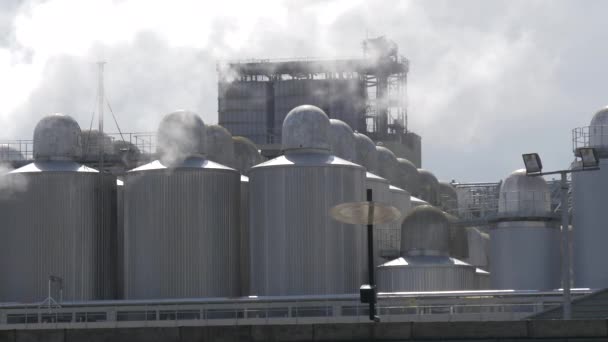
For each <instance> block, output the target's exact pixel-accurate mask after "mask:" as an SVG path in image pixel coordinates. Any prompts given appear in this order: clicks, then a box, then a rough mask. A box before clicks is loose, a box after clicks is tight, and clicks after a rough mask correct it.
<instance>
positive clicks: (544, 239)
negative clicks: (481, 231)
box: [490, 170, 560, 290]
mask: <svg viewBox="0 0 608 342" xmlns="http://www.w3.org/2000/svg"><path fill="white" fill-rule="evenodd" d="M499 196H500V197H499V200H498V217H499V220H498V222H497V223H496V225H495V226H494V227H491V229H490V263H491V265H492V267H491V269H490V279H491V283H492V288H493V289H515V290H548V289H555V288H558V287H559V286H560V231H559V226H558V225H557V224H556V223H555V222H553V221H552V218H553V215H552V213H551V195H550V192H549V187H548V185H547V182H546V181H545V180H544V179H543V178H542V177H540V176H534V177H531V176H527V175H526V171H525V170H517V171H514V172H513V173H511V175H509V177H507V178H506V179H505V181H504V182H503V183H502V185H501V187H500V194H499Z"/></svg>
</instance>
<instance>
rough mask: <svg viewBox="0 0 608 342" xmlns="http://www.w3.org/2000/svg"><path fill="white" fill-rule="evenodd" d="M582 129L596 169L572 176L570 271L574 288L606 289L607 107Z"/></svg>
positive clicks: (607, 258)
mask: <svg viewBox="0 0 608 342" xmlns="http://www.w3.org/2000/svg"><path fill="white" fill-rule="evenodd" d="M585 129H588V137H589V138H588V139H589V140H588V141H586V142H585V143H586V144H585V145H586V146H588V147H593V148H595V150H596V153H597V154H598V157H599V167H600V169H599V170H597V171H587V172H576V173H572V201H573V203H572V205H573V212H572V226H573V229H572V251H573V263H572V269H573V272H574V286H576V287H589V288H593V289H598V288H605V287H608V269H607V268H606V260H608V248H606V242H607V241H608V229H606V228H607V227H606V216H605V215H604V214H605V213H606V203H608V107H606V108H603V109H601V110H600V111H598V112H597V113H596V114H595V115H594V116H593V119H592V120H591V124H590V126H589V127H588V128H586V127H585ZM576 131H577V130H575V132H574V133H576ZM583 136H584V134H583ZM579 147H584V146H579Z"/></svg>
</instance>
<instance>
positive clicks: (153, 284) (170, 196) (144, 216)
mask: <svg viewBox="0 0 608 342" xmlns="http://www.w3.org/2000/svg"><path fill="white" fill-rule="evenodd" d="M204 131H205V125H204V123H203V121H202V120H201V118H200V117H199V116H198V115H196V114H194V113H191V112H187V111H178V112H174V113H171V114H168V115H166V116H165V117H164V118H163V120H162V121H161V123H160V125H159V128H158V134H157V136H158V147H157V153H158V155H159V157H160V159H159V160H156V161H153V162H151V163H149V164H146V165H143V166H140V167H138V168H136V169H133V170H131V171H129V172H128V173H127V175H126V178H125V190H124V191H125V192H124V202H125V255H124V258H125V266H124V267H125V298H126V299H158V298H185V297H188V298H192V297H235V296H238V295H239V294H240V279H239V277H240V275H239V263H240V256H239V249H240V237H239V234H240V231H241V228H240V224H239V205H240V201H241V198H240V187H241V179H240V174H239V172H238V171H236V170H234V169H231V168H229V167H227V166H224V165H221V164H218V163H215V162H212V161H210V160H208V159H206V158H205V157H204V155H203V151H206V148H205V141H206V139H205V135H204Z"/></svg>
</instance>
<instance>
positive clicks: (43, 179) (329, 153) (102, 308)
mask: <svg viewBox="0 0 608 342" xmlns="http://www.w3.org/2000/svg"><path fill="white" fill-rule="evenodd" d="M364 44H365V52H366V54H365V56H364V57H363V58H361V59H349V60H333V61H328V60H304V61H279V62H270V61H253V62H247V63H243V62H231V63H227V64H222V66H221V67H220V69H219V85H218V88H219V94H220V95H219V110H218V113H219V125H209V124H206V123H204V122H203V120H202V119H201V117H200V116H199V115H198V114H196V113H194V112H190V111H184V110H181V111H176V112H173V113H169V114H166V115H164V117H163V118H162V120H161V122H160V124H159V127H158V130H157V131H156V132H155V133H149V134H133V135H130V136H131V137H132V139H124V135H125V134H122V133H121V135H122V136H123V138H121V139H120V140H119V139H114V136H112V135H107V134H104V133H103V131H101V132H100V131H83V130H81V128H80V126H79V124H78V123H77V122H76V121H75V120H74V119H73V118H72V117H70V116H69V115H64V114H49V115H46V116H44V117H42V118H41V120H40V121H39V122H38V123H37V125H36V127H35V129H34V132H33V140H32V142H28V141H25V140H20V141H12V142H2V143H1V144H0V161H3V162H4V163H6V164H8V165H11V166H13V167H14V169H13V170H11V171H7V172H5V173H3V174H1V175H0V179H1V181H0V190H1V193H0V218H1V219H2V224H1V225H0V254H1V256H2V257H1V258H0V260H1V262H0V274H2V277H0V329H3V327H11V326H14V325H15V324H18V325H19V326H20V327H21V326H24V327H25V326H27V325H28V324H34V325H35V324H44V323H47V322H54V323H58V322H70V323H73V324H76V323H91V324H92V323H99V324H101V325H100V326H103V324H104V322H108V321H112V322H120V321H127V322H147V323H146V324H150V323H149V321H162V320H175V321H180V322H181V321H204V322H205V323H204V324H210V323H209V322H210V321H212V323H213V319H217V322H220V323H221V324H224V325H228V324H239V323H238V322H240V320H242V321H243V322H246V323H247V322H248V323H251V324H257V323H260V322H262V321H265V322H268V320H277V322H282V323H281V324H293V323H294V322H296V323H297V322H298V319H299V320H303V321H306V319H312V320H313V321H314V319H317V320H319V319H322V320H323V322H346V323H348V322H355V321H357V322H358V321H360V320H361V317H362V316H365V315H367V314H368V312H367V311H366V310H367V306H365V305H362V304H361V303H359V297H358V293H359V288H360V286H361V285H362V284H366V283H367V279H368V277H369V276H370V274H371V273H369V272H370V271H369V268H368V267H367V266H368V262H369V260H371V258H370V259H369V260H368V254H367V248H368V247H367V238H368V236H367V235H366V234H365V229H364V226H363V225H348V224H345V223H342V222H339V221H337V220H336V219H334V218H333V217H332V216H331V215H330V210H331V209H332V208H334V207H336V206H337V205H340V204H343V203H352V202H364V201H365V200H366V193H367V192H368V190H371V193H372V194H373V198H374V201H376V202H378V203H383V204H385V205H388V206H390V207H392V208H394V209H396V210H397V211H398V213H399V215H398V217H397V218H396V219H395V220H394V221H392V222H390V223H386V224H380V225H377V226H376V227H375V228H374V231H375V233H374V238H373V243H372V245H373V247H374V253H373V262H372V264H373V271H372V272H374V275H375V277H376V279H377V288H378V291H379V294H378V305H379V315H380V317H381V319H382V317H383V316H384V317H390V320H391V321H393V322H400V321H409V320H432V318H424V317H423V316H425V315H434V314H437V315H438V316H437V317H443V318H439V319H447V320H450V319H453V317H454V315H463V316H462V317H465V318H466V317H473V316H467V315H473V314H475V315H477V316H474V317H481V319H487V320H509V319H524V318H526V317H528V316H530V315H532V314H537V313H539V312H542V311H544V310H546V309H551V308H555V307H556V306H559V305H560V304H561V294H562V290H560V289H561V288H563V285H564V284H562V281H561V279H562V277H561V275H562V272H563V271H562V270H561V269H560V265H562V263H563V260H562V259H563V258H564V255H567V254H565V253H564V252H563V250H560V238H561V236H562V234H563V232H564V230H566V231H568V232H569V231H572V236H573V243H572V246H571V249H572V251H573V267H572V269H571V270H568V272H572V273H573V275H574V277H573V283H572V284H571V285H572V286H573V287H574V288H575V289H573V291H572V295H573V296H574V297H575V298H576V297H578V296H582V295H586V294H589V293H591V292H593V291H595V290H599V289H603V288H606V287H608V269H607V268H606V267H604V260H606V259H607V258H608V255H607V253H608V250H607V249H606V248H604V245H605V241H607V240H608V235H607V234H608V233H607V232H606V229H604V219H603V210H602V209H603V207H602V206H603V204H604V203H606V202H607V201H608V197H607V196H608V163H607V162H606V160H607V159H606V158H607V157H608V137H607V136H608V135H607V134H604V130H605V129H607V128H606V127H608V109H603V110H600V111H599V112H598V113H597V114H595V116H593V118H592V120H591V124H590V126H589V127H586V128H577V129H575V130H574V131H573V134H574V146H573V148H574V151H575V152H576V151H577V149H578V148H579V147H593V148H595V149H596V151H597V152H598V155H599V157H600V169H599V170H596V171H591V172H584V173H583V172H581V173H576V174H575V175H574V176H573V177H572V181H571V202H570V203H571V204H570V205H569V206H568V207H566V208H562V207H556V206H555V205H554V202H555V201H554V197H555V196H554V195H553V194H552V188H551V185H550V182H547V181H546V180H545V179H544V178H543V177H540V176H529V175H527V174H526V172H525V170H516V171H513V172H511V173H509V172H505V175H506V177H505V179H504V181H501V182H499V183H484V184H481V183H479V184H458V183H455V182H445V181H440V180H438V179H437V177H436V176H435V175H434V174H433V173H432V171H430V170H425V169H423V168H422V165H421V162H422V158H421V155H420V147H421V145H420V142H421V139H420V137H419V136H418V135H416V134H415V133H413V132H411V131H409V130H408V127H407V119H406V118H407V111H406V99H405V86H406V79H407V77H406V76H407V72H408V68H409V65H408V62H407V60H406V59H405V58H403V57H401V56H400V55H399V54H398V49H397V46H396V44H394V43H392V42H391V41H389V40H387V39H385V38H378V39H371V40H366V41H365V42H364ZM607 130H608V129H607ZM127 136H129V135H128V133H127ZM575 156H577V154H576V153H575ZM581 167H582V166H581V165H580V162H579V161H576V160H575V162H574V163H573V165H572V168H573V169H577V168H581ZM604 168H605V169H604ZM490 202H491V203H495V205H492V204H487V203H490ZM570 207H571V210H570ZM472 208H473V209H472ZM563 210H568V211H570V216H571V217H572V225H571V226H568V227H562V226H561V224H560V221H559V220H558V219H557V217H558V216H557V213H556V212H561V211H563ZM472 212H474V213H473V214H471V213H472ZM370 241H371V240H370ZM413 302H415V303H413ZM437 308H441V309H437ZM446 308H447V309H446ZM445 310H447V311H445ZM442 315H443V316H442ZM445 317H448V318H445ZM330 319H334V321H332V320H330ZM220 323H218V324H220ZM201 324H203V323H201Z"/></svg>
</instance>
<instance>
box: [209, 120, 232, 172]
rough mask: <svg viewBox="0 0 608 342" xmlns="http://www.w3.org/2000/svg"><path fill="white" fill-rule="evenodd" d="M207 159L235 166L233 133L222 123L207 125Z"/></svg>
mask: <svg viewBox="0 0 608 342" xmlns="http://www.w3.org/2000/svg"><path fill="white" fill-rule="evenodd" d="M205 136H206V138H205V139H206V140H207V141H206V152H207V159H209V160H212V161H214V162H216V163H219V164H222V165H226V166H229V167H233V166H234V165H235V160H234V143H233V141H232V135H231V134H230V132H228V130H227V129H225V128H224V127H222V126H220V125H207V126H205Z"/></svg>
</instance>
